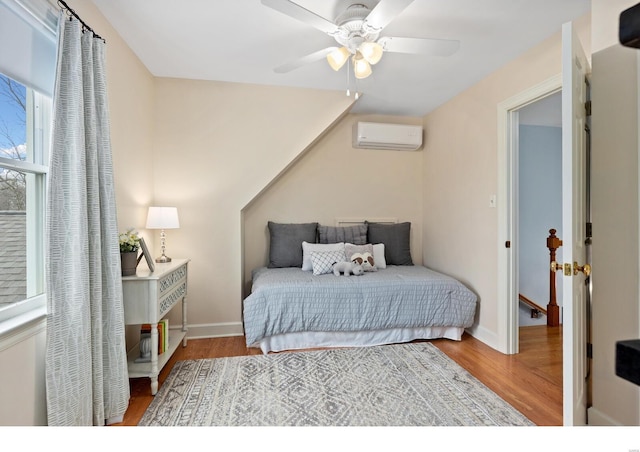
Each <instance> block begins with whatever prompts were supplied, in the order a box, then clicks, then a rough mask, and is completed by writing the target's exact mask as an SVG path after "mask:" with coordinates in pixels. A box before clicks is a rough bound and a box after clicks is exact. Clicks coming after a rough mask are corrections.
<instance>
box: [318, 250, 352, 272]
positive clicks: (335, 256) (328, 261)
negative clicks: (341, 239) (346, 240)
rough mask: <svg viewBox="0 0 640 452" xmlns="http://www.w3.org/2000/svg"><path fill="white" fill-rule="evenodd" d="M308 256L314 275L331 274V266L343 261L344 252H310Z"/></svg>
mask: <svg viewBox="0 0 640 452" xmlns="http://www.w3.org/2000/svg"><path fill="white" fill-rule="evenodd" d="M310 254H311V265H312V266H313V274H314V275H326V274H327V273H333V264H335V263H337V262H343V261H344V251H312V252H311V253H310Z"/></svg>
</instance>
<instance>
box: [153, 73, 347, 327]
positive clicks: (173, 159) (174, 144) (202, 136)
mask: <svg viewBox="0 0 640 452" xmlns="http://www.w3.org/2000/svg"><path fill="white" fill-rule="evenodd" d="M352 102H353V98H350V97H347V96H345V95H344V93H343V92H328V91H320V90H309V89H296V88H282V87H267V86H257V85H249V84H238V83H225V82H206V81H193V80H177V79H157V80H156V104H155V111H156V114H155V121H156V133H155V151H154V157H153V159H152V160H151V161H150V162H148V164H149V165H151V166H152V167H153V171H154V177H155V180H154V193H155V196H154V202H155V203H156V204H157V205H172V206H176V207H177V208H178V212H179V216H180V229H175V230H170V231H167V255H169V256H170V257H188V258H190V259H191V263H190V264H189V297H188V316H187V320H188V323H189V336H190V337H201V336H207V337H211V336H220V335H229V334H242V332H243V331H242V322H241V315H242V312H241V303H242V272H243V264H242V256H243V254H242V224H241V211H242V209H243V208H244V207H245V206H246V205H247V204H248V203H249V202H250V201H251V200H252V199H254V198H255V197H256V196H257V195H258V194H259V193H261V192H262V191H263V189H264V188H265V187H267V186H268V185H269V184H270V183H271V181H272V180H273V179H275V178H276V177H277V176H278V175H280V173H281V172H283V171H285V170H286V169H287V168H288V167H289V166H290V165H292V164H294V163H295V162H296V160H297V159H298V158H299V156H300V155H301V154H304V153H305V152H306V151H307V150H308V149H311V147H312V145H313V144H314V143H315V141H316V140H317V138H318V136H321V135H323V134H324V133H325V130H326V129H328V128H330V127H331V126H332V125H333V123H334V122H335V121H337V120H338V119H339V118H341V117H342V116H343V115H345V114H346V113H347V111H348V110H349V109H350V108H351V105H352ZM303 160H304V159H303ZM156 243H157V240H156ZM152 253H153V254H154V255H155V254H159V252H158V247H157V246H156V247H155V250H153V251H152Z"/></svg>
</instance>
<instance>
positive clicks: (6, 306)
mask: <svg viewBox="0 0 640 452" xmlns="http://www.w3.org/2000/svg"><path fill="white" fill-rule="evenodd" d="M50 117H51V100H50V99H49V98H48V97H47V96H45V95H43V94H40V93H38V92H36V91H35V90H33V89H30V88H27V87H25V86H24V85H22V84H20V83H18V82H16V81H15V80H12V79H11V78H9V77H7V76H5V75H3V74H0V321H2V320H6V319H7V318H10V317H15V316H16V315H20V314H23V313H25V312H27V311H28V310H31V309H34V308H36V307H39V306H44V293H45V282H44V281H45V278H44V223H45V207H46V202H45V196H46V175H47V170H48V168H47V163H48V161H49V158H48V152H47V151H48V148H49V143H48V137H49V132H50Z"/></svg>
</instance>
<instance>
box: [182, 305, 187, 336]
mask: <svg viewBox="0 0 640 452" xmlns="http://www.w3.org/2000/svg"><path fill="white" fill-rule="evenodd" d="M182 331H183V332H184V333H185V335H184V339H182V346H183V347H186V346H187V335H186V332H187V296H186V295H185V296H184V297H182Z"/></svg>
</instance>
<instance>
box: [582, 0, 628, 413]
mask: <svg viewBox="0 0 640 452" xmlns="http://www.w3.org/2000/svg"><path fill="white" fill-rule="evenodd" d="M635 3H636V1H635V0H633V1H629V0H625V1H622V0H616V1H611V0H600V1H594V2H593V8H594V12H595V11H598V15H597V16H594V23H593V29H594V33H593V39H594V44H595V45H596V46H597V51H595V52H594V53H593V67H592V77H591V82H592V85H591V86H592V101H593V116H592V119H591V121H592V130H593V133H592V149H593V165H592V184H593V185H592V209H593V231H594V232H593V269H594V271H593V276H592V278H593V406H592V408H590V410H589V423H590V424H596V425H640V388H638V386H636V385H634V384H633V383H630V382H628V381H626V380H624V379H622V378H620V377H618V376H616V375H615V343H616V341H619V340H628V339H638V338H640V303H639V293H638V274H639V265H638V264H639V259H640V255H639V252H638V247H639V229H638V215H639V209H638V145H639V142H638V123H639V122H638V120H639V117H638V83H639V81H640V78H639V71H638V56H639V55H640V51H639V50H636V49H631V48H626V47H623V46H622V45H620V44H619V43H618V35H617V30H618V20H619V14H620V12H621V11H622V10H624V9H626V8H628V7H630V6H633V5H634V4H635Z"/></svg>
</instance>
